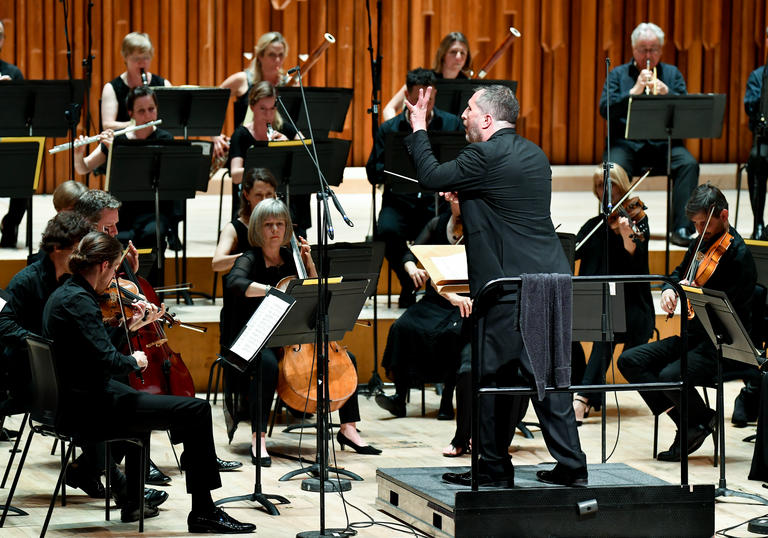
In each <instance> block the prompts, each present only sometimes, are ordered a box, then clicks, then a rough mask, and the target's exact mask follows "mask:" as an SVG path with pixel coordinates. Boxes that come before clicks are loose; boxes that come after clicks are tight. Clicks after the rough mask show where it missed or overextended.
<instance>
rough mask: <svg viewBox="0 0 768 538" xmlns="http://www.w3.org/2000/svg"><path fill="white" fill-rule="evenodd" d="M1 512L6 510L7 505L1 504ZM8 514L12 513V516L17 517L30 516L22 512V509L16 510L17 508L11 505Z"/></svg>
mask: <svg viewBox="0 0 768 538" xmlns="http://www.w3.org/2000/svg"><path fill="white" fill-rule="evenodd" d="M1 510H5V505H4V504H0V511H1ZM8 512H9V513H11V514H15V515H17V516H28V515H29V514H28V513H26V512H25V511H24V510H22V509H21V508H16V507H15V506H13V505H10V506H9V507H8Z"/></svg>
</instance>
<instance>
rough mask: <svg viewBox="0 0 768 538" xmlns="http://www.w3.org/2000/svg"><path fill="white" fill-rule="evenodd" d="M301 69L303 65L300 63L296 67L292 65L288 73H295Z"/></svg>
mask: <svg viewBox="0 0 768 538" xmlns="http://www.w3.org/2000/svg"><path fill="white" fill-rule="evenodd" d="M300 69H301V66H300V65H297V66H296V67H291V68H290V69H289V70H288V74H289V75H293V74H294V73H295V72H296V71H299V70H300Z"/></svg>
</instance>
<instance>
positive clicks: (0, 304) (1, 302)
mask: <svg viewBox="0 0 768 538" xmlns="http://www.w3.org/2000/svg"><path fill="white" fill-rule="evenodd" d="M7 304H8V301H6V300H5V299H3V298H2V297H0V310H2V309H3V308H5V305H7Z"/></svg>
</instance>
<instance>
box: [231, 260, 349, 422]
mask: <svg viewBox="0 0 768 538" xmlns="http://www.w3.org/2000/svg"><path fill="white" fill-rule="evenodd" d="M280 256H281V258H282V259H283V264H282V265H280V266H279V267H274V266H273V267H267V266H266V263H265V262H264V255H263V254H262V250H261V248H259V247H252V248H251V249H249V250H248V251H246V252H245V253H244V254H243V255H242V256H240V257H239V258H237V260H235V265H234V267H232V270H231V271H230V272H229V273H228V274H227V275H226V276H225V277H224V307H222V309H221V323H220V327H221V338H220V340H219V342H220V344H221V346H222V348H225V347H229V346H231V345H232V343H233V342H234V340H235V338H236V337H237V335H238V334H239V333H240V331H241V330H242V328H243V327H245V324H246V323H247V322H248V320H249V319H250V318H251V315H252V314H253V313H254V312H255V311H256V309H257V308H258V307H259V305H260V304H261V302H262V301H263V300H264V298H263V297H246V296H245V291H246V289H248V286H249V285H250V284H251V282H258V283H260V284H268V285H270V286H275V285H277V283H278V282H280V280H282V279H283V278H285V277H287V276H292V275H296V266H295V264H294V262H293V256H292V255H291V251H290V249H289V248H286V247H283V248H281V249H280ZM225 308H226V312H225ZM276 352H277V349H265V350H264V351H262V352H261V361H259V362H260V363H261V371H259V372H250V376H251V380H250V383H249V384H248V385H249V387H250V388H249V392H250V418H251V430H252V431H256V428H257V425H256V420H254V417H255V416H256V405H255V403H256V399H255V395H256V386H255V384H256V382H258V380H259V379H261V383H262V385H261V395H262V404H261V410H262V416H261V431H262V432H265V431H266V427H267V421H268V420H267V419H268V417H269V410H270V407H271V403H272V398H273V397H274V394H275V391H276V390H277V378H278V375H277V374H278V362H277V361H278V358H277V354H276ZM353 362H354V360H353ZM253 369H255V367H254V368H253ZM229 370H230V372H229V375H230V380H233V379H236V378H233V377H232V374H237V373H236V372H235V370H234V368H231V367H230V368H229ZM236 377H237V376H236ZM240 377H242V376H240ZM225 380H226V379H225ZM235 382H237V381H235ZM241 386H242V385H241ZM238 404H239V405H233V406H232V409H233V410H234V412H233V413H232V417H233V419H234V420H235V421H237V420H238V418H239V414H240V412H241V411H240V410H241V409H243V407H244V406H243V405H242V401H241V402H238ZM339 417H340V419H341V422H342V423H346V422H357V421H358V420H360V414H359V411H358V407H357V390H355V393H354V394H353V395H352V396H351V397H350V398H349V400H347V402H346V403H345V404H344V405H343V406H342V407H341V408H340V409H339Z"/></svg>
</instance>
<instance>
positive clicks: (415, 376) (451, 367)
mask: <svg viewBox="0 0 768 538" xmlns="http://www.w3.org/2000/svg"><path fill="white" fill-rule="evenodd" d="M450 217H451V213H443V214H442V215H440V216H439V217H434V218H433V219H432V220H430V221H429V223H428V224H427V226H425V227H424V229H423V230H422V231H421V233H420V234H419V237H417V238H416V241H415V244H417V245H448V244H451V243H452V242H449V241H448V237H447V233H446V226H447V225H448V221H449V220H450ZM408 261H412V262H414V263H415V262H416V257H415V256H414V255H413V254H412V253H411V252H410V251H408V254H406V255H405V256H404V257H403V260H402V264H405V263H406V262H408ZM425 289H426V291H425V292H424V297H423V298H422V299H421V300H420V301H419V302H417V303H416V304H414V305H412V306H410V307H408V309H407V310H406V311H405V313H403V315H401V316H400V317H399V318H397V320H395V323H393V324H392V327H391V328H390V329H389V334H388V335H387V345H386V347H385V348H384V355H383V357H382V361H381V365H382V366H383V367H384V369H385V370H386V371H387V372H391V375H390V377H391V378H392V379H393V380H394V382H395V393H396V394H397V395H398V396H401V397H402V398H403V401H404V398H405V396H406V395H407V393H408V389H409V388H410V387H417V386H420V385H421V384H422V383H424V382H427V381H440V382H447V383H449V384H450V385H453V383H454V380H455V375H456V370H457V369H458V365H459V353H460V351H461V348H462V347H464V344H465V343H466V341H467V340H468V338H466V336H467V335H462V326H463V323H462V318H461V312H460V310H459V309H458V308H457V307H455V306H454V305H452V304H451V302H450V301H449V300H448V299H445V298H443V297H442V296H441V295H440V294H439V293H437V291H435V288H434V287H433V286H432V284H431V282H427V284H426V286H425Z"/></svg>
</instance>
